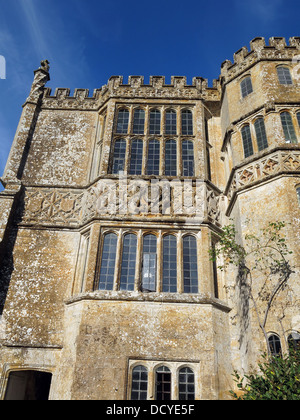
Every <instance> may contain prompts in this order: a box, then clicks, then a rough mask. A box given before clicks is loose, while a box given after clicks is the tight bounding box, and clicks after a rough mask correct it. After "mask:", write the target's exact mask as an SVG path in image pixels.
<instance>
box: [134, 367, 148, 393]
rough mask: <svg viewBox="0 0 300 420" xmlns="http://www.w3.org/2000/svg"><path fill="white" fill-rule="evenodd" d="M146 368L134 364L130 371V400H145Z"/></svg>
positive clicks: (146, 387) (146, 385) (146, 386)
mask: <svg viewBox="0 0 300 420" xmlns="http://www.w3.org/2000/svg"><path fill="white" fill-rule="evenodd" d="M147 389H148V370H147V369H146V368H145V367H144V366H136V367H135V368H134V369H133V371H132V385H131V400H147Z"/></svg>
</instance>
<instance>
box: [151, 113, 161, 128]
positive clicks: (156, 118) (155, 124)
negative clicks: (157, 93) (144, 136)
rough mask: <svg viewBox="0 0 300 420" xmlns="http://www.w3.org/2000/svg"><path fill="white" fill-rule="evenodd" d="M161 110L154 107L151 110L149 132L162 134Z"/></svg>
mask: <svg viewBox="0 0 300 420" xmlns="http://www.w3.org/2000/svg"><path fill="white" fill-rule="evenodd" d="M160 120H161V116H160V111H159V110H158V109H154V110H152V111H150V121H149V134H160Z"/></svg>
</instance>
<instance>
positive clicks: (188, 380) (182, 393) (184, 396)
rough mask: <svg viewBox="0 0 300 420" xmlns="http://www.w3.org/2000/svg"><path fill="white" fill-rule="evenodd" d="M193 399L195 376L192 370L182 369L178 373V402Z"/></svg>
mask: <svg viewBox="0 0 300 420" xmlns="http://www.w3.org/2000/svg"><path fill="white" fill-rule="evenodd" d="M194 399H195V375H194V372H193V371H192V369H190V368H187V367H186V368H183V369H180V371H179V400H194Z"/></svg>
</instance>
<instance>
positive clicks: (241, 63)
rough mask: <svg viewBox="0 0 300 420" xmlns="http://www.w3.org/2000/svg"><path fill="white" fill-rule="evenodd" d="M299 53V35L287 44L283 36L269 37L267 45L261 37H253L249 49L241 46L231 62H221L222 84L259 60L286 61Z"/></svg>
mask: <svg viewBox="0 0 300 420" xmlns="http://www.w3.org/2000/svg"><path fill="white" fill-rule="evenodd" d="M299 54H300V37H292V38H290V39H289V45H287V43H286V40H285V38H283V37H272V38H270V39H269V45H267V44H266V41H265V38H263V37H257V38H254V39H253V40H252V41H251V42H250V51H249V50H248V48H247V47H242V48H241V49H240V50H238V51H237V52H236V53H235V54H234V55H233V59H234V60H233V63H232V62H231V61H230V60H225V61H224V62H223V63H222V65H221V81H222V84H223V85H224V84H225V83H228V82H230V81H231V80H233V79H234V78H235V77H237V76H239V75H240V74H241V73H242V72H244V71H246V70H247V69H249V68H250V67H252V66H253V65H254V64H256V63H257V62H259V61H261V60H277V61H278V60H279V61H288V60H292V59H293V57H294V56H295V55H299Z"/></svg>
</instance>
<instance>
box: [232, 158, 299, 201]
mask: <svg viewBox="0 0 300 420" xmlns="http://www.w3.org/2000/svg"><path fill="white" fill-rule="evenodd" d="M297 171H299V173H300V150H277V151H276V152H273V153H270V154H269V155H267V156H265V157H262V158H260V159H256V160H254V161H253V162H251V163H248V164H245V165H243V166H242V167H239V168H237V169H235V170H234V173H233V176H232V177H231V179H230V182H229V184H228V185H227V188H226V192H227V196H228V198H229V199H230V200H231V199H232V197H233V195H234V193H235V192H237V191H239V190H242V189H244V188H246V187H249V186H251V185H253V184H256V183H257V182H263V181H265V180H267V179H268V178H269V177H273V176H276V175H278V174H280V173H287V172H292V173H294V172H297Z"/></svg>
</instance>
